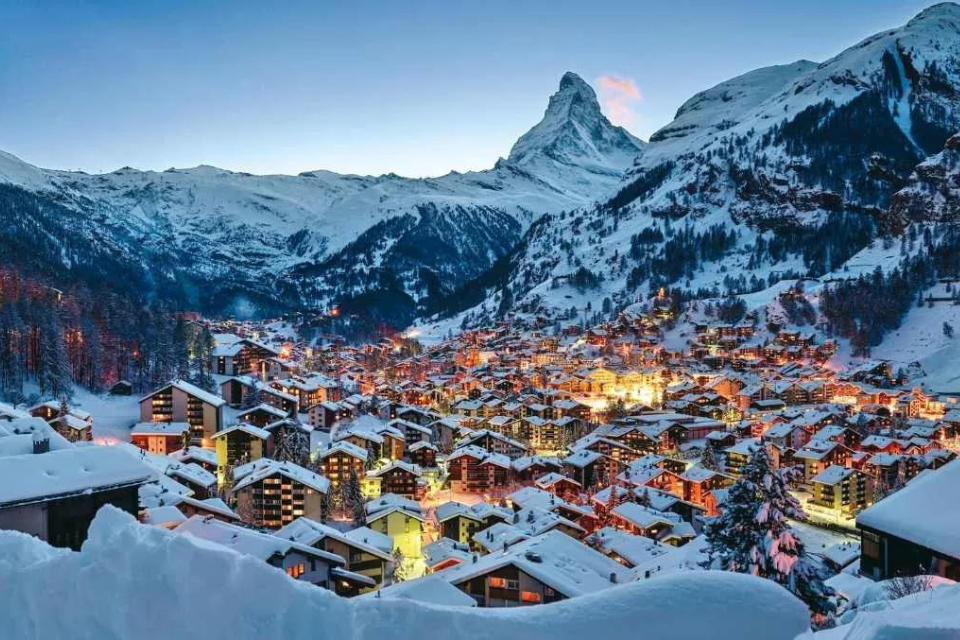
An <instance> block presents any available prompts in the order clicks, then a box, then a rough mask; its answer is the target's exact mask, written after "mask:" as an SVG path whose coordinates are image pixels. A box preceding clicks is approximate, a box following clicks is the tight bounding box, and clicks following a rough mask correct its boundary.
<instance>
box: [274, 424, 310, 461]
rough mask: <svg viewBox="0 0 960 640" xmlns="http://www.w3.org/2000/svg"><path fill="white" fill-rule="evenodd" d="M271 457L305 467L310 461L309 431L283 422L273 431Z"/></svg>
mask: <svg viewBox="0 0 960 640" xmlns="http://www.w3.org/2000/svg"><path fill="white" fill-rule="evenodd" d="M273 439H274V444H273V459H274V460H279V461H281V462H292V463H294V464H297V465H300V466H301V467H306V466H307V464H308V463H309V462H310V433H309V432H307V431H306V429H304V428H302V427H300V426H297V425H293V424H284V425H283V426H280V427H278V428H276V429H275V430H274V432H273Z"/></svg>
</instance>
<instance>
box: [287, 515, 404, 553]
mask: <svg viewBox="0 0 960 640" xmlns="http://www.w3.org/2000/svg"><path fill="white" fill-rule="evenodd" d="M273 535H275V536H278V537H280V538H286V539H287V540H293V541H294V542H299V543H300V544H305V545H307V546H310V547H313V546H316V545H317V544H318V543H319V542H321V541H322V540H324V539H326V538H330V539H332V540H336V541H337V542H340V543H342V544H345V545H347V546H350V547H355V548H357V549H360V550H361V551H364V552H366V553H369V554H370V555H373V556H376V557H378V558H380V559H381V560H390V559H391V558H392V556H391V555H390V554H389V553H386V552H384V551H383V550H381V549H379V548H378V547H376V546H374V545H372V544H368V543H366V542H363V541H361V540H355V539H353V538H351V537H349V536H347V535H346V534H345V533H343V532H342V531H338V530H337V529H334V528H333V527H328V526H327V525H325V524H322V523H320V522H316V521H315V520H311V519H309V518H303V517H301V518H297V519H296V520H294V521H293V522H291V523H289V524H287V525H285V526H283V527H281V528H280V529H278V530H277V531H275V532H274V533H273Z"/></svg>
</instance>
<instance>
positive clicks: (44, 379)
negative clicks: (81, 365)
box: [37, 311, 73, 398]
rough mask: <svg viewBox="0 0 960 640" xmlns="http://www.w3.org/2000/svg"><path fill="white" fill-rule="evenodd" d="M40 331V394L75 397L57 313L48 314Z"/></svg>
mask: <svg viewBox="0 0 960 640" xmlns="http://www.w3.org/2000/svg"><path fill="white" fill-rule="evenodd" d="M44 320H45V321H44V322H43V324H42V325H41V330H40V368H39V371H38V373H37V378H38V381H39V383H40V392H41V393H43V394H46V395H50V396H53V397H54V398H60V397H63V396H67V397H70V396H72V395H73V380H72V378H71V375H70V363H69V362H68V361H67V352H66V349H65V348H64V346H63V333H62V330H61V328H60V319H59V317H58V316H57V313H56V311H52V312H50V313H48V314H47V316H46V318H45V319H44Z"/></svg>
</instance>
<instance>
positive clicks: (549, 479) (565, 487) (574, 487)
mask: <svg viewBox="0 0 960 640" xmlns="http://www.w3.org/2000/svg"><path fill="white" fill-rule="evenodd" d="M534 486H536V487H537V488H539V489H543V490H544V491H549V492H550V493H552V494H554V495H557V496H565V495H576V494H578V493H579V492H580V491H581V489H582V488H583V486H582V485H581V484H580V483H579V482H577V481H576V480H574V479H573V478H568V477H567V476H565V475H562V474H559V473H557V472H556V471H551V472H549V473H546V474H544V475H542V476H540V477H539V478H537V479H536V481H534Z"/></svg>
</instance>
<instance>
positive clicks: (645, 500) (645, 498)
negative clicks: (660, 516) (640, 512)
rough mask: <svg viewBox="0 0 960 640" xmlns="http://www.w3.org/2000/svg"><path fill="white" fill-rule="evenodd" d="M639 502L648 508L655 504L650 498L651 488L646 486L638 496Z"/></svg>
mask: <svg viewBox="0 0 960 640" xmlns="http://www.w3.org/2000/svg"><path fill="white" fill-rule="evenodd" d="M637 504H638V505H640V506H641V507H647V508H650V507H652V506H653V500H651V499H650V490H649V489H648V488H646V487H644V488H643V491H641V492H640V495H638V496H637Z"/></svg>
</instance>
